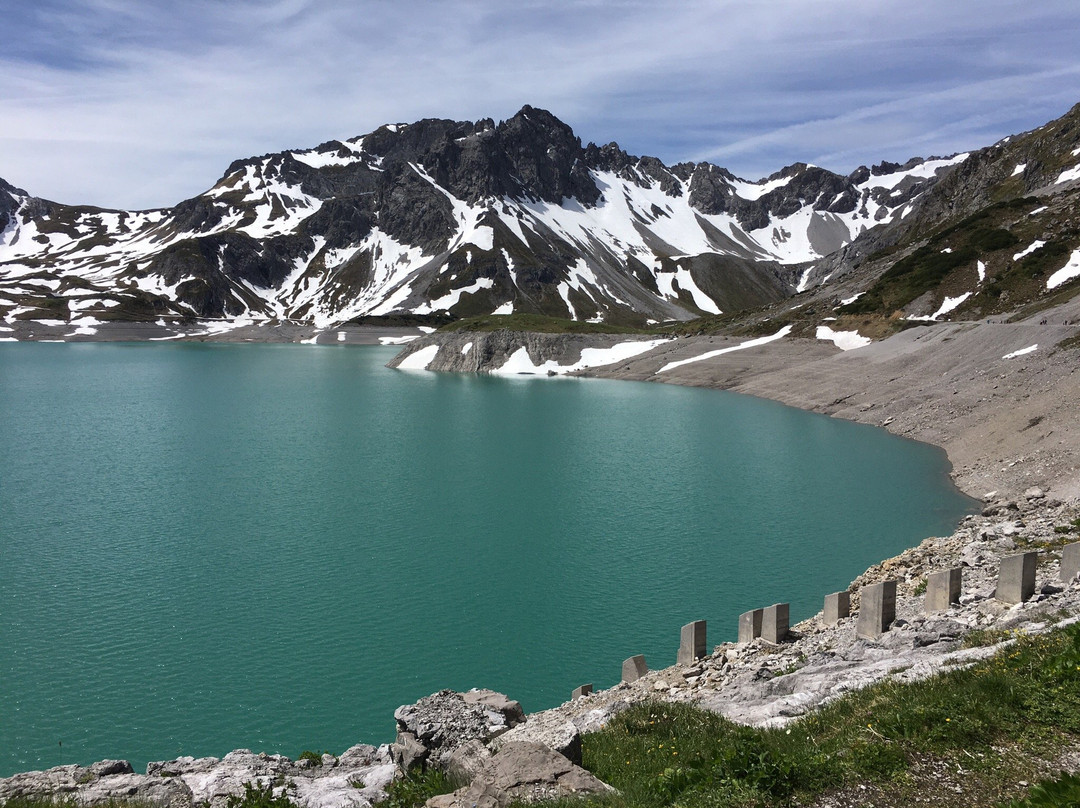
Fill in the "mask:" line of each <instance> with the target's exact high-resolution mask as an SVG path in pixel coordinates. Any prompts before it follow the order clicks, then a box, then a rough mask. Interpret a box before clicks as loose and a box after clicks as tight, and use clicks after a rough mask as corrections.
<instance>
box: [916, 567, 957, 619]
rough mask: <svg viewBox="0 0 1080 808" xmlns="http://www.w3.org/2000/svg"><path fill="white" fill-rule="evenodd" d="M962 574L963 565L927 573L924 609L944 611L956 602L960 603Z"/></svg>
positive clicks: (927, 610)
mask: <svg viewBox="0 0 1080 808" xmlns="http://www.w3.org/2000/svg"><path fill="white" fill-rule="evenodd" d="M962 575H963V569H962V568H961V567H955V568H954V569H951V570H944V571H942V572H933V573H930V574H929V575H927V576H926V600H924V601H923V610H924V611H926V612H943V611H945V610H946V609H948V608H950V607H951V606H952V605H953V604H954V603H959V602H960V582H961V576H962Z"/></svg>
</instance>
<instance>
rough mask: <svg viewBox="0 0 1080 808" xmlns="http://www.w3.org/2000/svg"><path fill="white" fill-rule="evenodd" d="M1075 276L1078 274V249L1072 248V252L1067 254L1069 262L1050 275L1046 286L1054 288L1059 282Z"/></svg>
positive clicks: (1079, 274) (1079, 266) (1079, 260)
mask: <svg viewBox="0 0 1080 808" xmlns="http://www.w3.org/2000/svg"><path fill="white" fill-rule="evenodd" d="M1077 276H1080V249H1078V250H1074V251H1073V254H1072V255H1070V256H1069V263H1067V264H1066V265H1065V266H1063V267H1062V268H1061V269H1059V270H1058V271H1057V272H1055V273H1054V274H1053V275H1051V276H1050V279H1049V280H1047V282H1046V288H1047V289H1056V288H1057V287H1059V286H1061V284H1063V283H1065V282H1066V281H1071V280H1072V279H1073V278H1075V277H1077Z"/></svg>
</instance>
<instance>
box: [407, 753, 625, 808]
mask: <svg viewBox="0 0 1080 808" xmlns="http://www.w3.org/2000/svg"><path fill="white" fill-rule="evenodd" d="M611 791H613V789H612V788H611V786H609V785H607V784H606V783H604V782H602V781H601V780H598V779H597V778H596V777H594V776H593V775H592V774H590V773H589V772H587V771H585V769H583V768H581V767H580V766H576V765H574V764H573V763H571V762H570V761H569V760H567V759H566V758H565V757H564V756H563V755H560V754H559V753H558V752H556V751H555V750H553V749H549V748H548V747H546V746H544V745H543V744H538V743H530V742H527V741H518V742H515V743H507V744H504V745H503V747H502V748H501V749H500V750H499V751H498V752H496V753H495V754H494V755H493V756H492V757H491V759H490V760H488V761H487V762H486V763H485V764H484V767H483V768H482V769H481V771H480V772H479V773H478V774H477V776H476V777H475V778H474V779H473V782H472V783H471V784H470V785H468V786H466V787H464V788H459V789H458V790H457V791H455V792H453V793H452V794H444V795H441V796H438V797H432V798H431V799H430V800H428V801H427V803H426V805H427V808H504V806H507V805H509V804H510V803H512V802H539V801H542V800H556V799H561V798H564V797H574V796H585V795H589V794H605V793H609V792H611Z"/></svg>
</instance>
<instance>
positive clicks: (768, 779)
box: [584, 626, 1080, 808]
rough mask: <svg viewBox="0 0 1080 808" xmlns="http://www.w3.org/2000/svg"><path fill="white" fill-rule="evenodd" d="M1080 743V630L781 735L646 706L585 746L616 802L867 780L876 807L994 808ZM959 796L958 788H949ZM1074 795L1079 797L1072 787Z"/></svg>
mask: <svg viewBox="0 0 1080 808" xmlns="http://www.w3.org/2000/svg"><path fill="white" fill-rule="evenodd" d="M1078 741H1080V627H1077V626H1073V627H1070V628H1068V629H1065V630H1059V631H1056V632H1053V633H1051V634H1047V635H1043V636H1039V637H1034V638H1021V639H1020V640H1019V641H1018V642H1017V643H1016V644H1014V645H1012V646H1010V647H1007V648H1006V649H1004V650H1003V651H1001V652H1000V653H998V654H997V655H996V656H995V657H994V658H993V659H991V660H989V661H987V662H985V663H981V664H979V665H977V666H975V667H972V668H968V669H965V670H956V671H951V672H949V673H947V674H945V675H942V676H938V677H935V678H933V679H930V680H927V681H924V682H917V683H911V684H897V683H891V682H886V683H882V684H879V685H876V686H873V687H870V688H867V689H865V690H862V691H859V692H856V693H853V694H851V695H848V696H846V697H844V698H842V699H840V700H838V701H836V702H833V703H832V704H831V705H829V706H827V707H826V708H824V709H823V710H821V711H819V712H816V713H813V714H811V715H809V716H807V717H804V718H802V719H800V720H798V721H796V722H794V723H792V724H790V725H789V726H788V727H786V728H784V729H752V728H748V727H742V726H738V725H736V724H732V723H731V722H729V721H726V720H725V719H723V718H721V717H719V716H717V715H713V714H710V713H705V712H702V711H700V710H697V709H695V708H692V707H688V706H684V705H672V704H652V705H641V706H637V707H634V708H632V709H631V710H628V711H627V712H625V713H623V714H622V715H620V716H619V717H618V718H617V719H616V720H615V721H613V722H612V724H611V725H610V726H609V727H608V728H607V729H606V730H604V731H602V732H599V733H595V734H592V735H588V736H586V738H585V741H584V763H585V767H586V768H588V769H590V770H591V771H593V772H594V773H595V774H596V775H597V776H598V777H600V778H601V779H603V780H605V781H606V782H608V783H610V784H612V785H614V786H615V787H616V788H618V789H619V791H620V792H621V794H620V795H619V796H617V797H611V798H609V799H607V800H604V801H603V802H604V803H605V805H610V806H612V808H666V806H682V805H687V806H689V805H693V806H718V807H719V806H781V805H790V804H806V802H807V801H808V800H812V799H814V798H815V797H817V796H819V795H821V794H824V793H829V792H838V793H840V794H841V795H842V794H843V793H844V792H845V791H847V790H850V789H852V788H855V789H859V790H860V791H861V790H862V789H861V786H866V787H867V788H868V789H869V793H872V794H873V795H874V799H873V802H874V804H875V805H877V806H892V805H895V806H901V805H911V804H913V803H914V801H915V797H916V796H919V797H921V798H922V800H923V801H927V800H929V803H930V804H933V805H938V806H957V808H959V807H960V806H964V808H969V807H970V806H980V805H986V806H993V805H997V804H1000V803H1001V802H1002V801H1004V800H1007V799H1014V798H1019V797H1022V796H1023V795H1024V794H1025V793H1026V792H1027V790H1028V789H1027V788H1026V787H1025V786H1024V785H1020V783H1021V782H1022V781H1023V782H1024V783H1025V784H1027V783H1030V782H1033V781H1034V780H1037V779H1039V777H1040V776H1042V775H1044V774H1045V773H1046V772H1047V771H1048V770H1049V768H1050V767H1048V765H1047V764H1046V762H1045V761H1047V760H1053V759H1054V757H1055V756H1056V755H1057V754H1058V753H1059V752H1060V750H1062V749H1068V748H1070V747H1074V746H1075V745H1076V744H1077V742H1078ZM955 789H959V791H957V790H955ZM1076 796H1078V797H1080V789H1078V790H1077V793H1076Z"/></svg>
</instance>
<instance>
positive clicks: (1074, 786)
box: [1003, 772, 1080, 808]
mask: <svg viewBox="0 0 1080 808" xmlns="http://www.w3.org/2000/svg"><path fill="white" fill-rule="evenodd" d="M1003 808H1080V775H1075V774H1067V773H1065V772H1062V773H1061V776H1059V777H1058V778H1056V779H1054V780H1043V781H1042V782H1041V783H1039V784H1038V785H1037V786H1035V787H1034V788H1032V789H1031V793H1030V794H1028V796H1027V798H1026V799H1023V800H1012V801H1011V802H1009V803H1007V804H1006V805H1005V806H1004V807H1003Z"/></svg>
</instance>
